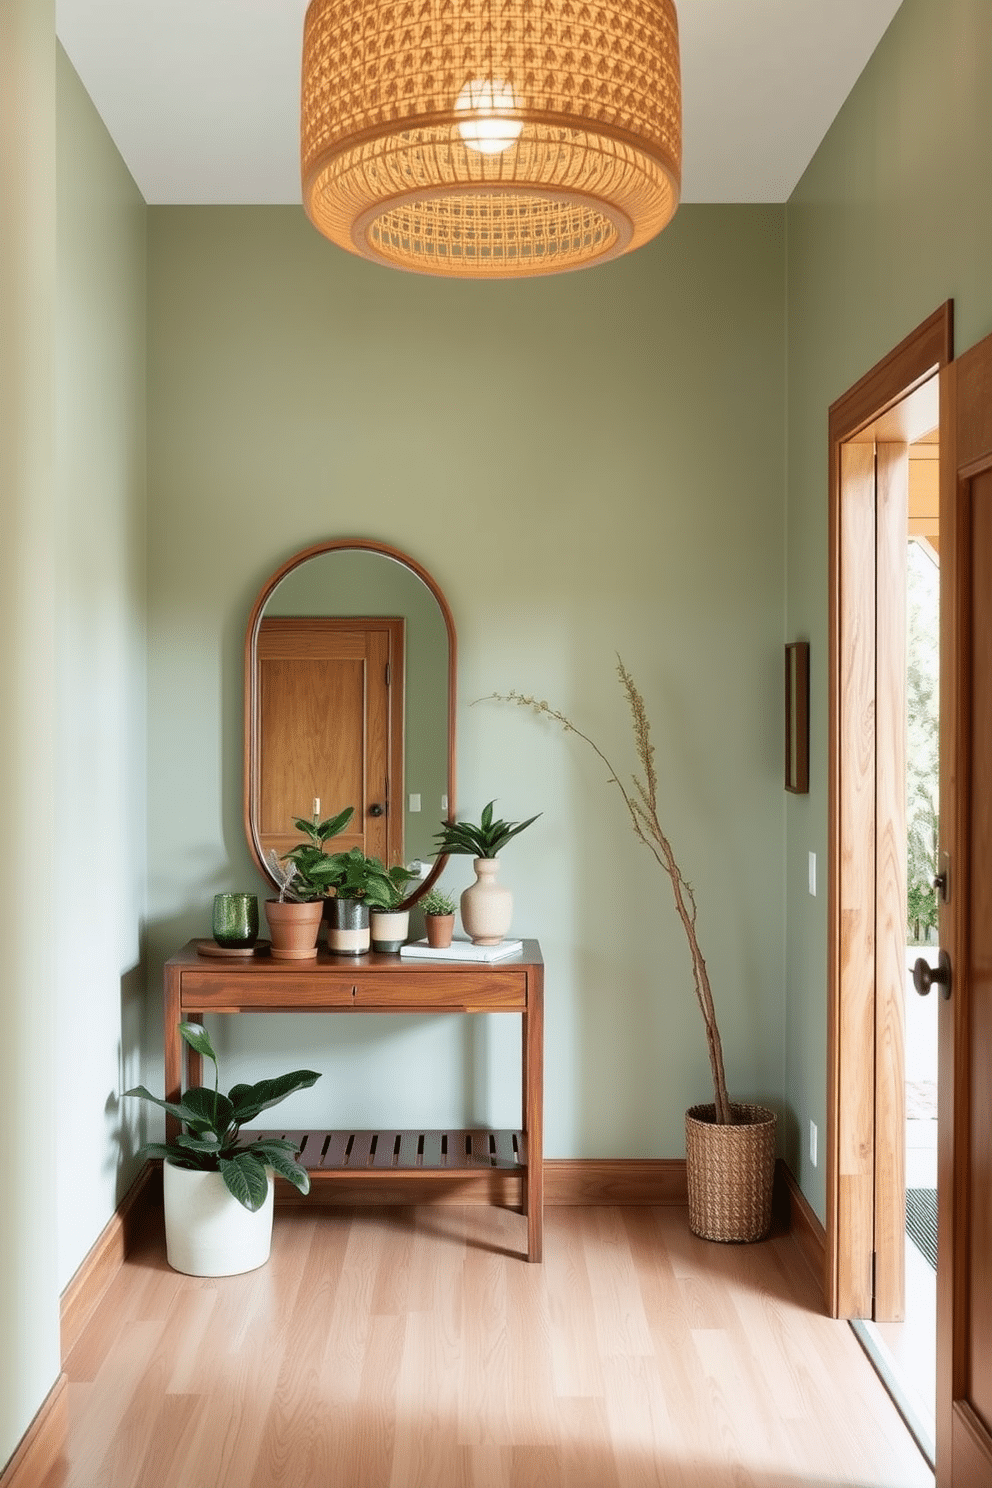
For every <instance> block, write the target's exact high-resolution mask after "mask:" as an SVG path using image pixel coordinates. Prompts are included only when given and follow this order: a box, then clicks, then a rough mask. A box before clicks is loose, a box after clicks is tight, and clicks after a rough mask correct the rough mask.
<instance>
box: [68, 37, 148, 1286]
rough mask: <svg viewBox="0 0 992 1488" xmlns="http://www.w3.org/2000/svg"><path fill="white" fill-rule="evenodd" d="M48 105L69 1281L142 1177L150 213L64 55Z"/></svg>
mask: <svg viewBox="0 0 992 1488" xmlns="http://www.w3.org/2000/svg"><path fill="white" fill-rule="evenodd" d="M57 97H58V103H57V108H58V114H57V162H56V169H57V176H56V180H57V197H58V220H57V238H56V256H57V295H58V300H57V311H58V314H57V322H56V382H55V393H56V500H57V512H58V525H57V543H56V562H57V572H58V595H59V603H58V611H57V616H56V677H57V690H56V696H57V709H58V712H57V739H56V777H55V778H56V789H55V802H56V810H57V817H58V822H59V833H58V841H59V844H60V850H61V851H62V852H64V853H65V854H66V860H67V862H71V864H72V868H71V871H70V873H69V875H68V877H67V879H66V880H65V884H66V886H67V887H68V886H69V884H71V892H67V893H65V894H63V895H60V898H59V912H58V914H57V915H56V916H55V918H54V921H53V928H54V933H55V958H56V1006H57V1036H58V1066H57V1068H58V1081H59V1092H60V1098H59V1104H58V1127H57V1132H58V1138H59V1151H60V1153H61V1154H65V1158H64V1160H63V1161H60V1163H59V1167H58V1201H59V1222H58V1244H59V1282H60V1285H62V1286H64V1285H65V1283H66V1282H67V1281H68V1280H69V1278H70V1277H71V1276H72V1274H73V1272H74V1271H75V1270H76V1268H77V1266H78V1265H79V1263H80V1262H81V1261H82V1259H83V1257H84V1256H85V1255H86V1252H87V1250H88V1249H89V1247H90V1246H91V1245H92V1243H93V1240H94V1238H95V1237H96V1235H97V1234H98V1233H99V1231H100V1230H101V1229H102V1227H103V1226H104V1225H105V1224H106V1222H107V1220H108V1219H109V1218H110V1216H111V1214H112V1213H113V1212H114V1209H115V1207H116V1205H117V1203H118V1200H119V1199H120V1198H121V1196H122V1195H123V1193H124V1192H125V1190H126V1189H127V1187H128V1186H129V1184H130V1183H132V1182H133V1181H134V1178H135V1176H136V1166H135V1163H134V1161H133V1155H132V1154H133V1151H134V1147H135V1142H134V1140H133V1137H129V1136H128V1135H127V1130H126V1128H127V1127H133V1126H134V1125H135V1122H136V1119H137V1114H138V1113H137V1110H136V1109H135V1108H134V1107H132V1109H131V1113H130V1119H128V1117H127V1115H126V1113H122V1112H121V1109H120V1107H119V1104H118V1101H117V1093H118V1092H119V1091H120V1090H121V1089H124V1088H126V1087H127V1086H128V1085H133V1084H135V1083H137V1082H138V1080H139V1079H140V1078H141V1072H140V1070H139V1068H138V1059H139V1054H140V1045H141V1032H142V1023H143V1009H144V983H145V978H144V973H143V970H142V968H141V965H140V962H141V956H142V945H141V939H142V927H143V920H144V908H145V873H146V832H145V817H146V791H145V755H146V742H145V712H146V697H145V645H146V639H145V620H144V611H145V485H146V472H145V459H146V455H145V360H146V348H145V251H146V245H145V220H146V216H147V208H146V207H145V204H144V201H143V200H142V197H141V195H140V193H139V191H138V189H137V187H136V186H135V184H134V182H133V181H132V179H131V177H130V175H129V174H128V172H127V170H126V169H125V167H124V164H123V162H122V161H121V158H120V156H119V155H118V153H117V150H116V149H115V148H114V145H113V143H112V141H111V139H110V136H109V135H108V134H107V131H106V130H105V128H104V126H103V124H102V123H101V121H100V119H99V117H98V115H97V113H96V111H95V109H94V108H93V105H92V104H91V102H90V100H89V98H88V96H87V94H86V93H85V91H84V90H83V87H82V85H81V83H80V82H79V79H78V78H77V76H76V74H75V72H74V71H73V68H72V66H71V64H70V63H69V61H68V59H67V58H66V57H65V54H64V53H62V52H61V51H60V52H59V56H58V94H57ZM56 880H57V882H59V883H61V882H63V880H62V876H61V875H60V874H59V872H58V870H56ZM122 1114H123V1120H124V1127H123V1128H122Z"/></svg>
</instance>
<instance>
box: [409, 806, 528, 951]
mask: <svg viewBox="0 0 992 1488" xmlns="http://www.w3.org/2000/svg"><path fill="white" fill-rule="evenodd" d="M495 805H496V802H495V801H490V802H488V804H487V805H486V806H484V807H483V808H482V815H481V816H480V818H479V820H478V822H467V821H452V822H442V823H441V830H440V832H437V833H436V834H435V841H436V843H437V850H438V852H439V853H461V854H467V855H469V856H471V857H472V858H474V860H475V861H474V864H473V867H474V868H475V883H474V884H470V885H469V887H468V888H467V889H466V890H465V892H464V893H463V894H462V897H461V911H462V924H463V926H464V927H465V931H466V933H467V934H468V935H469V937H470V938H471V940H472V944H473V945H499V943H500V941H501V940H502V939H503V937H504V936H505V934H506V932H507V930H509V928H510V920H511V917H512V915H513V895H512V894H511V892H510V890H509V889H508V888H507V887H506V885H505V884H499V883H497V882H496V874H497V869H498V863H497V857H496V855H497V853H499V852H501V851H502V850H503V848H504V847H505V846H506V844H507V843H508V842H512V840H513V838H514V837H517V836H519V834H520V833H521V832H523V831H526V829H527V828H528V827H529V826H531V824H532V823H533V822H536V821H537V816H540V815H541V813H540V812H538V813H537V816H529V817H528V818H527V820H526V821H522V822H507V821H501V820H499V819H495V820H494V818H493V807H494V806H495Z"/></svg>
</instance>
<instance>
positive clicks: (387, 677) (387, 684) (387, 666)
mask: <svg viewBox="0 0 992 1488" xmlns="http://www.w3.org/2000/svg"><path fill="white" fill-rule="evenodd" d="M389 683H390V675H389V662H388V661H387V662H386V686H387V687H388V686H389Z"/></svg>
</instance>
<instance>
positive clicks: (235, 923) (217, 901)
mask: <svg viewBox="0 0 992 1488" xmlns="http://www.w3.org/2000/svg"><path fill="white" fill-rule="evenodd" d="M257 939H258V896H257V895H256V894H215V895H214V940H215V941H216V942H217V944H218V945H219V946H223V948H224V949H225V950H229V951H233V950H244V949H246V948H248V947H251V946H253V945H254V944H255V942H256V940H257Z"/></svg>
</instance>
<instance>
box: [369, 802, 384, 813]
mask: <svg viewBox="0 0 992 1488" xmlns="http://www.w3.org/2000/svg"><path fill="white" fill-rule="evenodd" d="M381 815H382V807H381V806H380V805H379V803H378V801H376V802H375V803H374V805H372V806H370V807H369V816H381Z"/></svg>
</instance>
